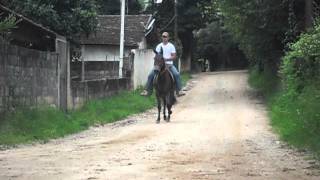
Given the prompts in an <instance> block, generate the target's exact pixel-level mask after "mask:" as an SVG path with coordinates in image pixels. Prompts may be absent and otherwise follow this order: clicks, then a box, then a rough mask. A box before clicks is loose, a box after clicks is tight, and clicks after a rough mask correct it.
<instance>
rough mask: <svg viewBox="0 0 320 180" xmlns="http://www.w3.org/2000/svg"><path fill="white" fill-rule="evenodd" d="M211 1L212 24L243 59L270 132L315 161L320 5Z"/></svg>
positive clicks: (319, 141) (319, 151)
mask: <svg viewBox="0 0 320 180" xmlns="http://www.w3.org/2000/svg"><path fill="white" fill-rule="evenodd" d="M213 2H214V3H212V7H213V9H215V10H216V11H217V13H216V14H217V15H218V16H216V17H217V18H216V19H214V20H213V21H217V22H222V23H220V24H221V28H225V30H226V32H228V33H230V35H231V36H232V40H233V41H234V42H235V43H238V45H239V48H240V50H241V51H242V52H243V53H244V54H245V56H246V58H247V59H248V61H249V63H250V66H249V69H250V70H249V83H250V85H251V86H252V87H254V88H255V89H257V90H258V91H259V92H260V94H261V95H263V97H264V100H265V102H266V103H267V105H268V109H269V114H270V117H271V125H272V126H273V129H274V130H275V131H276V132H277V133H278V134H279V136H280V137H281V138H282V139H283V140H284V141H286V142H288V144H290V145H294V146H295V147H298V148H301V149H304V150H308V151H312V152H313V153H314V154H315V155H317V156H318V157H319V155H320V113H319V107H320V78H319V77H320V41H319V39H320V24H319V7H320V3H319V2H318V1H315V0H295V1H288V0H270V1H244V0H240V1H239V0H219V1H217V0H213ZM302 7H303V8H302ZM317 17H318V21H317V20H316V18H317ZM214 30H215V29H212V31H214ZM213 45H215V44H213ZM206 47H209V46H208V45H206Z"/></svg>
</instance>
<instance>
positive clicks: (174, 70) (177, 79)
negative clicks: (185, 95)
mask: <svg viewBox="0 0 320 180" xmlns="http://www.w3.org/2000/svg"><path fill="white" fill-rule="evenodd" d="M169 70H170V72H171V73H172V75H173V77H174V79H175V82H176V91H177V92H178V91H180V90H181V88H182V85H181V79H180V74H179V72H178V70H177V68H176V67H175V66H173V65H172V66H169ZM155 74H156V72H155V70H152V71H151V72H150V73H149V75H148V80H147V84H146V89H147V91H148V92H149V94H152V90H153V79H154V76H155Z"/></svg>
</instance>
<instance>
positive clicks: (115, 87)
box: [71, 78, 131, 109]
mask: <svg viewBox="0 0 320 180" xmlns="http://www.w3.org/2000/svg"><path fill="white" fill-rule="evenodd" d="M71 89H72V104H73V108H74V109H76V108H79V107H81V106H82V105H83V104H84V103H85V102H87V101H89V100H92V99H101V98H105V97H108V96H111V95H114V94H117V93H118V92H120V91H124V90H129V89H131V79H130V78H121V79H101V80H91V81H72V83H71Z"/></svg>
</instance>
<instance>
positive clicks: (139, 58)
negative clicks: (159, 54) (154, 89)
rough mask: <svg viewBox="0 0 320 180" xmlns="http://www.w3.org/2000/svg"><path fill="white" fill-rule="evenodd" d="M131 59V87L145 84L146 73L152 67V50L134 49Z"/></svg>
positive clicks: (135, 87)
mask: <svg viewBox="0 0 320 180" xmlns="http://www.w3.org/2000/svg"><path fill="white" fill-rule="evenodd" d="M133 52H134V60H133V74H132V81H133V88H134V89H137V88H138V87H139V86H145V84H146V82H147V78H148V74H149V73H150V71H151V70H152V69H153V58H154V52H153V51H152V49H135V50H133Z"/></svg>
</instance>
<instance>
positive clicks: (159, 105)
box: [157, 97, 161, 123]
mask: <svg viewBox="0 0 320 180" xmlns="http://www.w3.org/2000/svg"><path fill="white" fill-rule="evenodd" d="M157 101H158V118H157V123H160V112H161V99H160V98H159V97H157Z"/></svg>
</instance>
